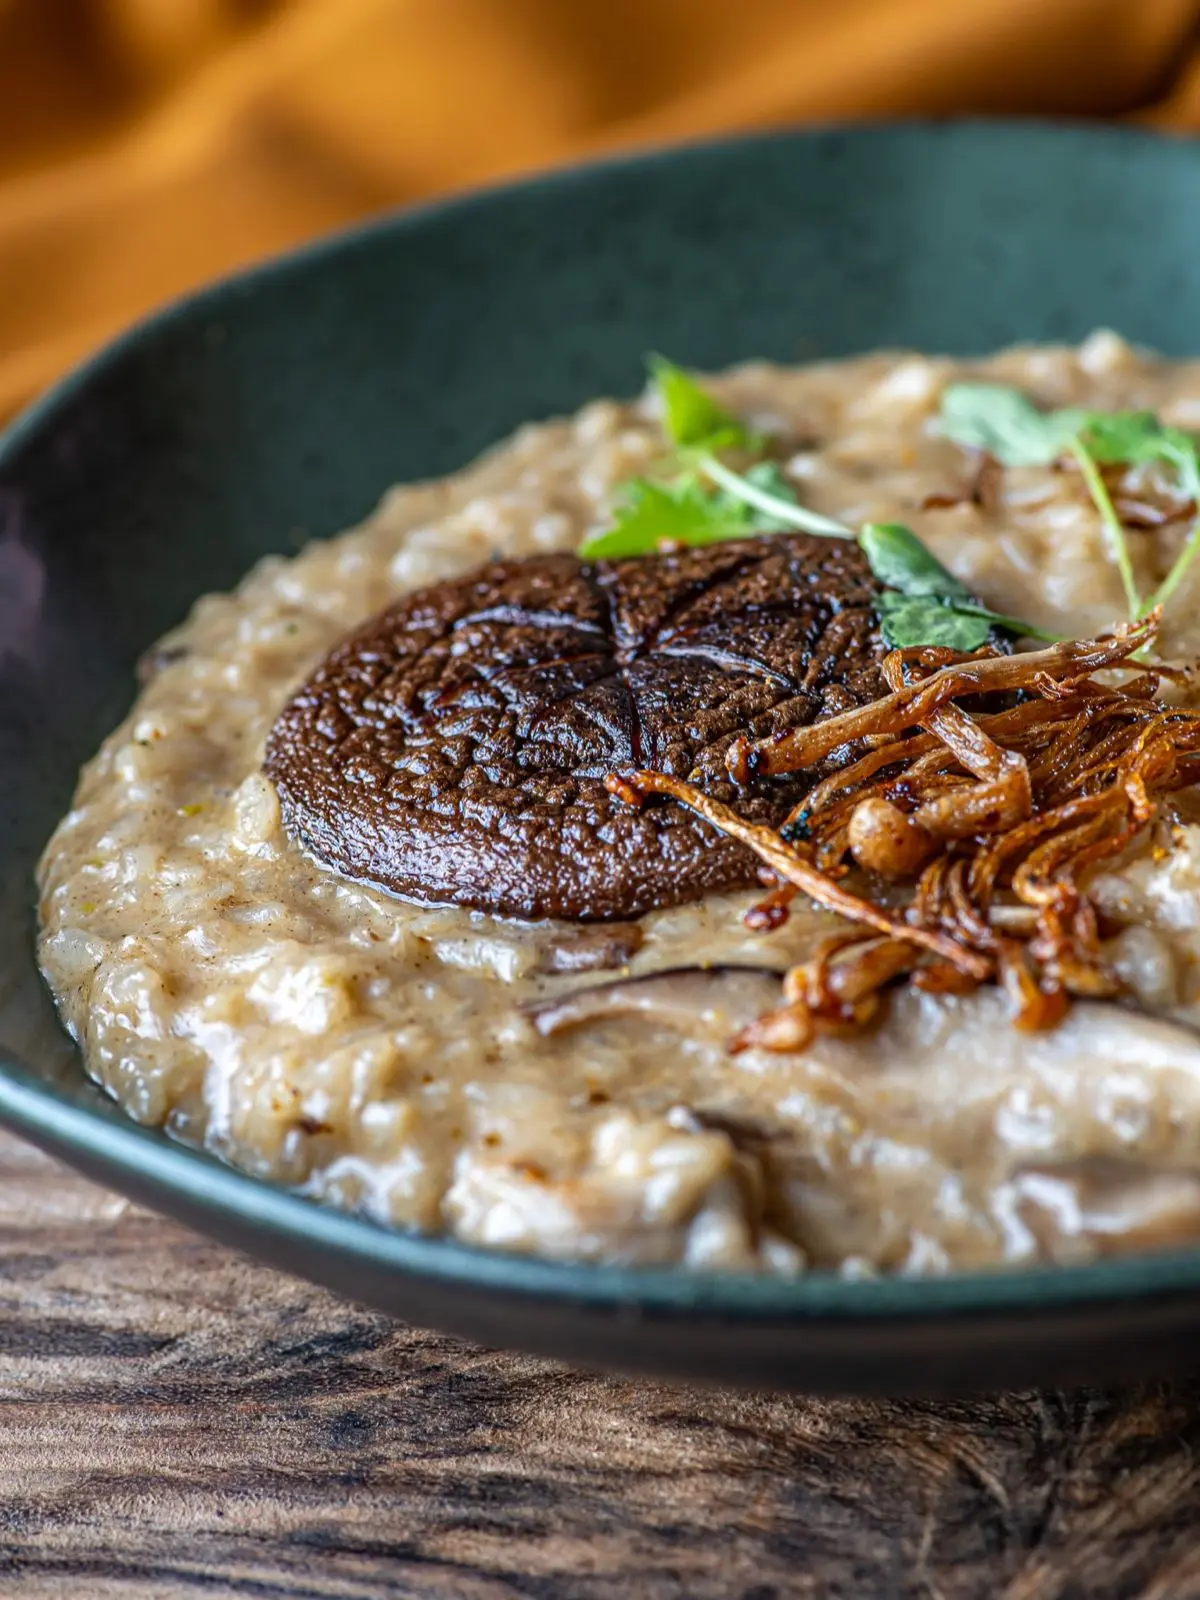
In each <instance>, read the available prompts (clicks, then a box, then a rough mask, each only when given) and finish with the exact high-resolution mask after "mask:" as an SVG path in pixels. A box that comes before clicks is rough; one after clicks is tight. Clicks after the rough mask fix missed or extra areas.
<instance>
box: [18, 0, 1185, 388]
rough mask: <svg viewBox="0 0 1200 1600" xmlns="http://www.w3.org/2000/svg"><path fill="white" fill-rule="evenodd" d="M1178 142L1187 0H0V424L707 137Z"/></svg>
mask: <svg viewBox="0 0 1200 1600" xmlns="http://www.w3.org/2000/svg"><path fill="white" fill-rule="evenodd" d="M972 111H975V112H987V113H1006V114H1019V113H1027V114H1028V113H1032V114H1042V115H1045V114H1057V115H1068V116H1086V117H1109V118H1131V119H1136V120H1142V121H1147V122H1150V123H1152V124H1156V125H1159V126H1162V127H1167V128H1172V129H1178V130H1180V131H1184V132H1186V131H1188V130H1191V129H1197V128H1200V0H0V416H4V415H7V414H9V413H11V412H12V411H13V410H15V409H16V408H17V407H18V406H19V405H21V404H22V403H23V402H24V401H26V400H27V399H29V398H30V397H31V396H32V395H33V394H34V393H36V392H37V391H38V390H39V389H40V388H42V387H44V385H46V384H47V383H48V382H50V381H51V380H52V379H53V378H54V377H56V376H57V375H58V374H59V373H60V372H61V371H62V370H63V369H64V368H65V367H67V366H68V365H70V364H71V363H72V362H73V361H75V360H77V359H78V358H79V357H81V356H83V355H85V354H86V353H87V352H88V351H89V350H90V349H92V348H94V347H95V346H96V345H97V344H99V343H100V342H101V341H102V340H104V339H105V338H107V337H108V336H109V335H110V334H112V333H114V332H115V331H117V330H118V329H119V328H120V327H122V326H123V325H124V324H125V323H127V322H129V321H130V320H132V319H133V318H134V317H136V316H138V315H139V314H141V313H142V312H144V311H146V310H148V309H149V308H151V307H152V306H154V305H156V304H158V303H159V302H161V301H163V300H164V299H167V298H169V297H171V296H173V295H176V294H178V293H180V292H182V291H183V290H185V289H188V288H190V287H191V286H193V285H194V284H196V283H199V282H201V281H203V280H204V279H206V278H211V277H213V276H214V275H216V274H218V273H221V272H225V271H228V270H229V269H231V268H233V267H236V266H239V265H241V264H243V263H245V262H247V261H251V260H253V259H255V258H257V257H261V256H264V255H267V254H270V253H271V252H274V251H277V250H280V249H283V248H285V247H286V246H288V245H292V244H295V243H297V242H299V241H300V240H303V239H306V238H309V237H311V236H312V235H314V234H318V233H321V232H324V231H326V230H328V229H330V228H335V227H339V226H341V225H344V224H346V223H349V222H352V221H354V220H356V219H357V218H360V217H363V216H367V215H369V214H371V213H373V212H378V211H380V210H382V209H385V208H387V207H389V206H393V205H396V204H401V203H404V202H407V201H412V200H418V199H423V198H427V197H429V196H430V195H435V194H439V193H444V192H448V191H452V190H455V189H461V188H464V187H468V186H470V185H473V184H478V183H481V182H484V181H487V180H490V179H495V178H498V177H501V176H504V175H509V174H513V173H518V172H526V171H530V170H533V169H535V168H542V167H546V166H550V165H553V164H556V163H561V162H565V161H571V160H574V159H577V158H581V157H585V156H593V155H596V154H598V153H600V152H603V151H605V150H610V149H628V148H631V147H638V146H644V145H651V144H659V143H664V142H667V141H671V140H679V139H687V138H696V137H702V136H704V135H709V134H713V133H718V132H721V131H726V130H737V129H751V128H761V127H770V126H779V125H783V124H789V123H798V122H804V121H823V120H831V119H841V118H855V119H859V118H868V117H870V118H879V117H887V116H905V115H914V114H923V113H925V114H933V115H946V114H953V113H961V112H972Z"/></svg>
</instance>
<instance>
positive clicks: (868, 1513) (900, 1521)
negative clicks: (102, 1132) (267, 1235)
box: [0, 1135, 1200, 1600]
mask: <svg viewBox="0 0 1200 1600" xmlns="http://www.w3.org/2000/svg"><path fill="white" fill-rule="evenodd" d="M25 1595H29V1596H31V1597H35V1596H36V1597H39V1600H42V1597H46V1596H54V1597H58V1596H62V1597H64V1600H68V1597H69V1600H116V1597H120V1600H126V1597H129V1600H134V1597H136V1600H150V1597H153V1600H176V1597H185V1596H186V1597H204V1600H219V1597H223V1596H246V1597H255V1600H335V1597H336V1600H366V1597H370V1600H374V1597H376V1596H380V1597H383V1596H388V1597H391V1596H420V1597H424V1596H430V1597H437V1600H448V1597H453V1600H460V1597H461V1600H501V1597H505V1600H507V1597H515V1596H522V1597H529V1600H560V1597H561V1600H608V1597H610V1596H611V1597H613V1600H638V1597H641V1596H648V1597H652V1600H657V1597H660V1596H661V1597H671V1600H674V1597H680V1600H706V1597H709V1596H711V1597H713V1600H772V1597H778V1600H782V1597H784V1596H792V1595H798V1596H809V1595H811V1596H839V1597H840V1596H847V1597H853V1600H869V1597H872V1596H891V1595H899V1596H908V1595H912V1596H929V1597H935V1600H936V1597H944V1600H950V1597H959V1596H981V1597H984V1596H986V1597H990V1596H996V1595H1002V1596H1005V1597H1009V1600H1042V1597H1049V1596H1055V1597H1060V1596H1061V1597H1067V1596H1070V1597H1076V1600H1102V1597H1109V1596H1111V1597H1114V1600H1115V1597H1118V1596H1119V1597H1126V1596H1145V1597H1151V1596H1154V1597H1156V1600H1182V1597H1184V1596H1190V1595H1196V1596H1200V1383H1189V1384H1186V1385H1173V1386H1170V1387H1166V1386H1161V1387H1149V1386H1148V1387H1146V1388H1144V1389H1141V1390H1138V1391H1134V1392H1125V1393H1098V1392H1087V1393H1078V1394H1062V1393H1050V1394H1021V1395H1011V1396H1007V1397H1004V1398H1000V1399H992V1400H983V1401H977V1402H972V1403H969V1404H959V1405H944V1404H918V1403H912V1402H909V1403H903V1402H896V1403H878V1402H870V1403H868V1402H858V1401H851V1400H845V1401H809V1400H798V1399H792V1398H788V1397H785V1396H777V1395H752V1394H735V1393H728V1392H724V1391H719V1390H718V1391H712V1390H703V1389H696V1388H675V1387H672V1386H670V1385H668V1384H661V1383H650V1382H643V1381H634V1380H630V1379H625V1378H617V1377H606V1376H598V1375H595V1374H587V1373H579V1372H570V1371H566V1370H564V1369H563V1368H560V1367H556V1366H554V1365H552V1364H551V1363H549V1362H545V1361H536V1360H532V1359H529V1358H526V1357H523V1356H514V1355H502V1354H497V1353H494V1352H491V1351H486V1350H480V1349H477V1348H474V1347H472V1346H468V1345H464V1344H461V1343H459V1342H457V1341H456V1340H453V1339H449V1338H445V1337H443V1336H441V1335H440V1334H435V1333H422V1332H417V1331H415V1330H413V1329H410V1328H405V1327H398V1326H396V1324H394V1323H392V1322H389V1321H388V1320H387V1319H386V1318H384V1317H381V1316H377V1315H375V1314H374V1313H373V1312H368V1311H363V1310H360V1309H358V1308H356V1307H354V1306H347V1305H343V1304H341V1303H339V1302H338V1301H336V1300H334V1299H332V1298H331V1297H330V1296H329V1295H327V1294H324V1293H322V1292H320V1291H318V1290H316V1289H312V1288H309V1287H307V1286H306V1285H304V1284H300V1283H294V1282H291V1281H290V1280H288V1279H286V1278H282V1277H279V1276H278V1275H277V1274H275V1273H272V1272H268V1271H266V1270H265V1269H263V1268H260V1267H256V1266H252V1265H250V1264H249V1263H248V1262H245V1261H243V1260H241V1259H240V1258H239V1257H237V1256H235V1255H232V1254H231V1253H230V1252H228V1251H226V1250H223V1249H220V1248H218V1247H217V1246H216V1245H212V1244H209V1243H207V1242H206V1241H204V1240H203V1239H199V1238H197V1237H195V1236H194V1235H192V1234H189V1233H186V1232H184V1231H183V1230H182V1229H181V1228H178V1227H176V1226H174V1225H173V1224H171V1223H167V1222H164V1221H160V1220H159V1219H158V1218H156V1217H153V1216H151V1215H149V1214H148V1213H146V1212H143V1211H139V1210H138V1209H136V1208H135V1207H133V1206H130V1205H128V1204H127V1203H126V1202H124V1201H122V1200H119V1199H117V1198H115V1197H113V1196H111V1195H107V1194H105V1193H103V1192H102V1191H100V1190H98V1189H95V1188H93V1187H91V1186H90V1185H88V1184H86V1183H84V1182H83V1181H82V1180H81V1179H78V1178H75V1177H74V1176H72V1175H71V1174H69V1173H68V1172H66V1171H65V1170H64V1169H63V1168H61V1167H59V1166H57V1165H56V1164H54V1163H53V1162H51V1161H49V1160H48V1159H46V1158H45V1157H43V1156H41V1155H39V1154H37V1153H36V1152H35V1151H33V1150H32V1149H30V1148H29V1147H27V1146H24V1145H21V1144H18V1143H17V1142H16V1141H15V1140H12V1139H9V1138H7V1137H6V1136H4V1135H0V1597H3V1600H9V1597H10V1596H12V1597H16V1600H20V1597H22V1596H25Z"/></svg>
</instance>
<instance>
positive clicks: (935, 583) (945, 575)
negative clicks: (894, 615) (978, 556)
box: [858, 522, 971, 601]
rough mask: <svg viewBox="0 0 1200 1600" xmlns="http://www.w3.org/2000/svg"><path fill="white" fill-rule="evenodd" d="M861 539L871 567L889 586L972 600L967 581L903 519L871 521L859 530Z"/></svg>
mask: <svg viewBox="0 0 1200 1600" xmlns="http://www.w3.org/2000/svg"><path fill="white" fill-rule="evenodd" d="M858 542H859V544H860V545H861V546H862V548H863V550H864V551H865V552H866V557H867V560H868V561H869V562H870V564H871V571H872V572H873V573H874V574H875V576H876V577H877V578H878V579H879V581H880V583H882V584H885V585H886V586H887V587H888V588H889V589H899V591H900V593H901V594H904V595H910V596H912V597H914V598H916V597H919V596H922V595H932V596H934V597H936V598H937V599H939V600H965V601H970V600H971V591H970V590H969V589H968V588H967V587H966V585H965V584H963V583H960V582H959V581H958V579H957V578H956V577H955V576H954V574H953V573H952V572H948V571H947V570H946V568H945V567H944V566H943V565H942V563H941V562H940V561H939V560H938V559H937V557H936V556H935V555H934V554H933V552H932V551H931V550H927V549H926V547H925V546H924V545H923V544H922V543H921V541H920V539H918V538H917V536H916V534H915V533H914V532H913V531H912V529H911V528H906V527H905V526H904V525H903V523H899V522H868V523H866V524H865V526H864V527H863V528H861V529H860V530H859V535H858Z"/></svg>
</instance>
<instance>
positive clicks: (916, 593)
mask: <svg viewBox="0 0 1200 1600" xmlns="http://www.w3.org/2000/svg"><path fill="white" fill-rule="evenodd" d="M858 542H859V544H860V545H861V546H862V548H863V550H864V552H865V553H866V557H867V561H868V562H869V564H870V567H871V571H872V572H873V573H874V574H875V576H876V577H877V578H878V579H879V581H880V583H883V584H886V585H887V592H885V593H884V594H882V595H881V596H880V597H879V600H878V602H877V610H878V612H879V620H880V624H881V627H882V631H883V639H884V643H885V644H887V645H889V646H890V647H891V648H892V649H894V650H895V649H911V648H915V647H919V646H921V645H935V644H944V645H948V646H949V647H950V648H951V649H953V650H978V649H979V647H980V645H982V644H985V643H986V642H987V638H988V635H989V633H990V632H991V631H992V629H993V628H1003V629H1005V630H1006V631H1007V632H1009V633H1015V634H1022V635H1025V636H1026V637H1028V638H1034V639H1057V638H1058V635H1057V634H1047V633H1045V632H1043V630H1042V629H1040V628H1035V627H1034V626H1033V624H1032V623H1030V622H1022V621H1021V620H1020V618H1019V617H1007V616H1005V615H1004V614H1003V613H1002V612H999V611H991V610H989V609H988V607H987V606H981V605H979V604H978V602H977V601H976V600H975V599H974V597H973V596H972V594H971V591H970V590H969V589H968V588H967V587H966V585H965V584H963V583H960V582H959V580H958V579H957V578H956V577H955V576H954V574H953V573H952V572H948V571H947V570H946V568H945V567H944V566H943V565H942V564H941V562H940V561H939V560H938V559H937V557H936V556H935V555H934V554H933V552H932V551H931V550H927V549H926V548H925V546H924V545H923V544H922V543H921V541H920V539H918V538H917V536H916V534H915V533H914V532H913V531H912V529H911V528H906V527H905V526H904V525H903V523H900V522H868V523H866V524H865V525H864V526H863V527H862V528H861V529H860V530H859V534H858ZM910 600H911V601H913V602H917V601H920V602H921V604H919V605H918V604H915V603H914V604H912V605H909V604H907V602H908V601H910ZM954 618H957V619H958V620H957V621H954V620H952V619H954ZM948 619H951V620H948ZM962 639H974V640H975V641H976V642H975V643H974V644H962V643H959V642H957V641H959V640H962ZM901 641H902V642H901Z"/></svg>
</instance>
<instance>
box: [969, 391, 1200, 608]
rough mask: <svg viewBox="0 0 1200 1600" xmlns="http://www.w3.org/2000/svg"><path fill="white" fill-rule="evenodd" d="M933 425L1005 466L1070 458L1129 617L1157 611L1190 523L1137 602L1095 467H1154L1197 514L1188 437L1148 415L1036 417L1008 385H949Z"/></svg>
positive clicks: (1190, 545) (1198, 484) (1124, 545)
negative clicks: (1165, 568) (1162, 573)
mask: <svg viewBox="0 0 1200 1600" xmlns="http://www.w3.org/2000/svg"><path fill="white" fill-rule="evenodd" d="M941 422H942V428H943V431H944V432H945V433H946V434H947V436H948V437H949V438H951V439H953V440H955V442H956V443H958V444H961V445H966V446H967V447H968V448H970V449H975V450H986V451H988V452H989V453H990V454H991V455H994V456H995V457H996V459H997V460H998V461H1000V462H1002V463H1003V464H1004V465H1005V466H1009V467H1019V466H1049V465H1050V463H1051V462H1053V461H1056V460H1057V459H1058V458H1059V457H1060V456H1063V455H1070V456H1071V457H1073V459H1074V460H1075V462H1076V464H1077V466H1078V467H1079V471H1080V473H1081V474H1082V476H1083V480H1084V482H1085V484H1086V485H1087V489H1088V493H1089V494H1090V495H1091V497H1092V503H1093V504H1094V505H1095V507H1096V510H1097V512H1098V513H1099V516H1100V521H1101V524H1102V526H1103V528H1104V536H1105V539H1106V541H1107V543H1108V547H1109V552H1110V554H1111V556H1112V558H1113V562H1114V565H1115V566H1116V568H1117V572H1118V573H1119V574H1120V578H1121V587H1122V588H1123V589H1124V591H1125V600H1126V603H1127V605H1128V607H1129V614H1130V616H1131V617H1135V618H1136V617H1143V616H1145V615H1146V614H1147V612H1149V611H1152V610H1153V609H1154V608H1155V607H1156V606H1160V605H1163V604H1165V603H1166V601H1167V600H1169V599H1170V597H1171V596H1172V595H1173V594H1174V592H1175V590H1176V589H1177V588H1178V587H1179V583H1180V581H1181V580H1182V578H1183V575H1184V573H1185V572H1186V571H1187V569H1188V567H1189V566H1190V565H1191V563H1192V561H1193V559H1194V558H1195V556H1196V554H1197V552H1200V517H1198V518H1197V521H1196V524H1195V525H1194V526H1193V528H1192V531H1191V533H1190V534H1189V536H1188V538H1187V540H1186V541H1185V543H1184V546H1183V548H1182V550H1180V552H1179V555H1178V556H1177V557H1176V559H1175V563H1174V565H1173V566H1172V568H1171V570H1170V571H1169V572H1168V573H1167V576H1166V577H1165V578H1164V579H1163V581H1162V582H1161V583H1160V584H1159V586H1158V588H1157V589H1156V590H1155V591H1154V593H1153V594H1152V595H1151V596H1150V597H1149V599H1148V600H1145V601H1143V600H1142V598H1141V596H1140V595H1139V593H1138V588H1137V582H1136V579H1135V577H1134V571H1133V561H1132V558H1131V556H1130V553H1129V543H1128V540H1127V538H1126V533H1125V526H1124V524H1123V523H1122V521H1121V518H1120V516H1119V514H1118V512H1117V509H1116V507H1115V506H1114V504H1113V500H1112V496H1111V495H1110V494H1109V492H1108V486H1107V484H1106V483H1105V482H1104V476H1103V474H1102V473H1101V471H1100V468H1101V466H1102V465H1107V464H1110V463H1113V462H1122V463H1125V464H1127V465H1129V466H1141V465H1145V464H1148V463H1157V464H1159V465H1160V466H1162V467H1165V468H1166V469H1167V470H1168V471H1169V472H1170V473H1171V474H1172V475H1173V476H1174V478H1175V483H1176V487H1177V489H1178V490H1179V492H1180V493H1181V494H1182V495H1183V497H1184V498H1185V499H1188V500H1191V501H1192V502H1194V503H1195V504H1196V505H1197V506H1198V507H1200V446H1198V443H1197V440H1196V439H1195V437H1194V436H1193V435H1192V434H1190V433H1186V432H1185V431H1184V430H1183V429H1182V428H1172V427H1168V426H1167V425H1166V424H1165V423H1163V422H1161V421H1160V420H1159V418H1158V417H1157V416H1155V414H1154V412H1153V411H1087V410H1084V409H1082V408H1081V407H1078V406H1069V407H1066V408H1064V409H1061V410H1058V411H1039V410H1038V408H1037V407H1036V406H1035V405H1034V404H1033V402H1032V401H1031V400H1030V399H1029V398H1028V396H1026V395H1023V394H1022V393H1021V392H1020V390H1019V389H1014V388H1012V387H1011V386H1010V385H1008V384H1004V383H955V384H951V385H950V387H949V388H948V389H946V391H945V392H944V393H943V395H942V411H941Z"/></svg>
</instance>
